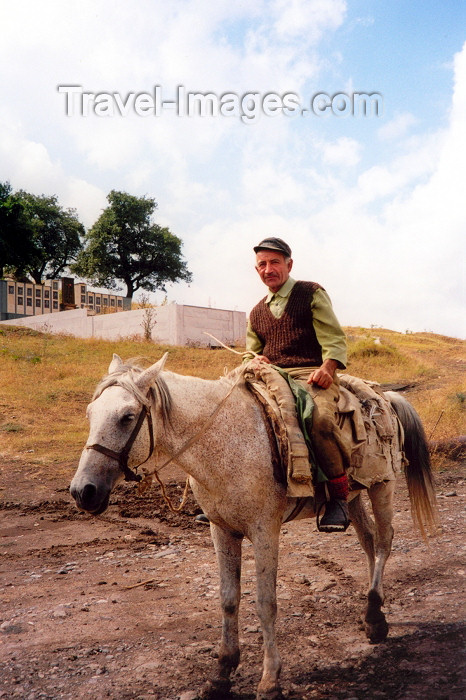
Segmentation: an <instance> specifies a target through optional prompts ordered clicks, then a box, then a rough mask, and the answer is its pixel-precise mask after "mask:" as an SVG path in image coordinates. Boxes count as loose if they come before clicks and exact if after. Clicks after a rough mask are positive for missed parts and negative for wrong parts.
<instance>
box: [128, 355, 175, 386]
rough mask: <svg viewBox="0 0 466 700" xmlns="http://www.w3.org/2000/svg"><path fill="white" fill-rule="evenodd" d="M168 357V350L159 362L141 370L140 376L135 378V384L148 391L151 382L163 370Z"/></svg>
mask: <svg viewBox="0 0 466 700" xmlns="http://www.w3.org/2000/svg"><path fill="white" fill-rule="evenodd" d="M167 357H168V352H166V353H165V354H164V356H163V357H161V358H160V360H159V361H158V362H156V363H155V364H153V365H151V366H150V367H148V368H147V369H145V370H144V372H141V374H140V375H139V377H137V378H136V379H135V384H136V386H137V387H138V388H139V389H141V391H147V389H148V388H149V387H150V386H151V384H153V382H154V381H155V380H156V379H157V377H158V376H159V374H160V372H161V371H162V370H163V366H164V364H165V362H166V361H167Z"/></svg>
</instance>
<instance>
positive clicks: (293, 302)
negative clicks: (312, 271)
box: [249, 282, 322, 367]
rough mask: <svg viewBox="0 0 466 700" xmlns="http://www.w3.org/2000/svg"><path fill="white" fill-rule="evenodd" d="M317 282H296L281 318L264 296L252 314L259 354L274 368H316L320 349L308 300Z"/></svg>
mask: <svg viewBox="0 0 466 700" xmlns="http://www.w3.org/2000/svg"><path fill="white" fill-rule="evenodd" d="M316 289H322V287H321V286H320V284H317V282H296V284H295V285H294V287H293V289H292V290H291V294H290V296H289V299H288V302H287V304H286V307H285V310H284V312H283V314H282V315H281V316H280V318H275V316H274V315H273V314H272V312H271V311H270V309H269V307H268V306H267V304H266V303H265V299H266V298H267V297H264V299H262V300H261V301H260V302H259V303H258V304H257V305H256V306H255V307H254V308H253V310H252V311H251V314H250V316H249V321H250V323H251V327H252V329H253V331H254V332H255V333H256V335H257V336H258V337H259V339H260V341H261V342H262V344H263V349H262V354H263V355H265V357H268V358H269V360H270V361H271V362H272V364H274V365H277V367H319V366H320V365H321V364H322V348H321V347H320V345H319V341H318V340H317V336H316V333H315V330H314V325H313V322H312V311H311V300H312V297H313V294H314V292H315V291H316Z"/></svg>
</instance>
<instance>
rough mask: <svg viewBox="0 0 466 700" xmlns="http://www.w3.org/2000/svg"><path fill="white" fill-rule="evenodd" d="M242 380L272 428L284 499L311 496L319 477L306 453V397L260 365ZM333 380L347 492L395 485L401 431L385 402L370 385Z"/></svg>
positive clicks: (309, 423)
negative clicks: (345, 450)
mask: <svg viewBox="0 0 466 700" xmlns="http://www.w3.org/2000/svg"><path fill="white" fill-rule="evenodd" d="M245 380H246V382H247V384H248V386H249V388H250V389H251V390H252V392H253V393H254V395H255V396H256V398H257V400H258V401H260V403H261V404H262V406H263V408H264V411H265V413H266V415H267V417H268V418H269V420H270V422H271V423H272V425H273V430H274V434H275V440H276V442H277V446H278V450H279V453H280V457H281V462H282V465H283V468H284V469H285V471H286V481H287V494H288V496H290V497H293V498H303V497H309V496H311V497H312V496H314V483H316V482H318V481H321V480H322V472H320V470H319V467H318V465H317V464H316V462H315V457H314V454H313V451H312V427H311V426H312V406H313V402H312V398H311V396H310V395H309V394H308V392H306V390H305V389H304V388H303V387H302V386H301V385H300V384H299V382H297V381H295V380H294V379H292V378H291V377H289V375H287V374H286V373H285V372H282V371H281V370H278V368H274V367H273V366H272V365H267V364H265V363H261V364H260V365H259V366H254V367H251V368H250V367H248V368H247V369H246V372H245ZM339 380H340V399H339V402H338V424H339V427H340V430H341V431H342V434H343V438H344V439H345V440H346V441H347V442H348V444H349V445H350V449H351V463H350V467H349V469H348V476H349V477H350V486H352V487H353V488H361V486H362V487H366V488H369V487H370V486H372V485H373V484H375V483H378V482H381V481H387V480H392V479H395V478H396V473H397V472H398V471H399V470H400V469H401V467H402V465H404V464H405V463H406V461H405V458H404V454H403V451H402V445H403V428H402V426H401V424H400V422H399V420H398V418H397V416H396V414H395V412H394V410H393V409H392V407H391V404H390V401H389V400H388V399H387V398H386V397H385V395H384V393H383V391H382V389H381V387H380V385H379V384H377V383H376V382H369V381H365V380H363V379H359V378H357V377H352V376H350V375H348V374H341V375H339ZM319 472H320V473H319ZM323 479H325V477H323Z"/></svg>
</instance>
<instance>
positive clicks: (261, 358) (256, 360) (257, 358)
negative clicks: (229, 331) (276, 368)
mask: <svg viewBox="0 0 466 700" xmlns="http://www.w3.org/2000/svg"><path fill="white" fill-rule="evenodd" d="M261 362H266V363H267V364H268V365H270V364H272V363H271V361H270V360H269V358H268V357H266V356H265V355H256V356H255V357H254V358H253V359H252V360H251V364H252V366H253V367H257V366H258V365H259V364H260V363H261Z"/></svg>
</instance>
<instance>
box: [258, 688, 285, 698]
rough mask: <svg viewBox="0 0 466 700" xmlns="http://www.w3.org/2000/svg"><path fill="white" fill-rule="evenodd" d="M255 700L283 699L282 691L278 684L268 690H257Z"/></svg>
mask: <svg viewBox="0 0 466 700" xmlns="http://www.w3.org/2000/svg"><path fill="white" fill-rule="evenodd" d="M256 700H283V693H282V691H281V689H280V686H275V687H274V688H269V689H268V690H257V693H256Z"/></svg>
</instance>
